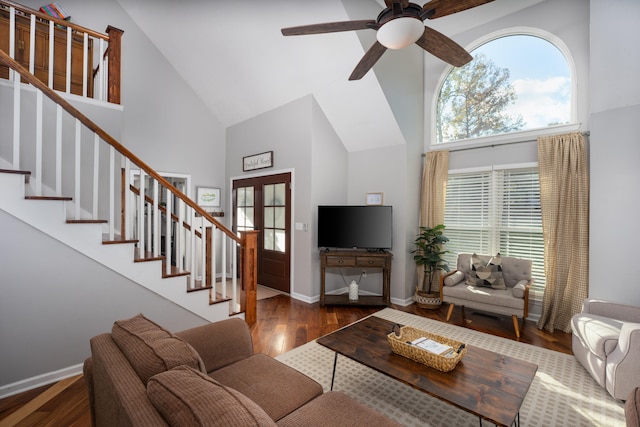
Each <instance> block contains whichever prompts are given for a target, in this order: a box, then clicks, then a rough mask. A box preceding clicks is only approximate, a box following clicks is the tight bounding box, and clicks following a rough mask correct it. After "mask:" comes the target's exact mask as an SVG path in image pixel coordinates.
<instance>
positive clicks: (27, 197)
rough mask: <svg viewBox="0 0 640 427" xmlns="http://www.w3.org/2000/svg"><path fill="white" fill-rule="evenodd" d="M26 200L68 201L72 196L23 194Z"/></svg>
mask: <svg viewBox="0 0 640 427" xmlns="http://www.w3.org/2000/svg"><path fill="white" fill-rule="evenodd" d="M25 199H26V200H59V201H63V202H70V201H71V200H73V198H72V197H62V196H25Z"/></svg>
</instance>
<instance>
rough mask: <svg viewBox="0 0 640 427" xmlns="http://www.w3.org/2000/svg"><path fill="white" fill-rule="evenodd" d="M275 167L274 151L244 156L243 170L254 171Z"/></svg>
mask: <svg viewBox="0 0 640 427" xmlns="http://www.w3.org/2000/svg"><path fill="white" fill-rule="evenodd" d="M270 167H273V151H267V152H265V153H260V154H254V155H252V156H246V157H243V158H242V171H243V172H247V171H252V170H255V169H264V168H270Z"/></svg>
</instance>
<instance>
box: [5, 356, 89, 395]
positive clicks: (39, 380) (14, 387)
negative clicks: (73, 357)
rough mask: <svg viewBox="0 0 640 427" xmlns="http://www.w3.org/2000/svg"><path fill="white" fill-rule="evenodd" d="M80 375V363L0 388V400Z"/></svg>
mask: <svg viewBox="0 0 640 427" xmlns="http://www.w3.org/2000/svg"><path fill="white" fill-rule="evenodd" d="M80 374H82V363H80V364H78V365H74V366H69V367H68V368H64V369H60V370H57V371H53V372H47V373H46V374H42V375H37V376H35V377H31V378H27V379H24V380H20V381H17V382H15V383H11V384H6V385H3V386H0V399H4V398H5V397H9V396H13V395H14V394H18V393H22V392H25V391H29V390H31V389H34V388H37V387H41V386H43V385H47V384H51V383H55V382H58V381H61V380H64V379H65V378H69V377H73V376H76V375H80Z"/></svg>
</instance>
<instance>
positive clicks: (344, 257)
mask: <svg viewBox="0 0 640 427" xmlns="http://www.w3.org/2000/svg"><path fill="white" fill-rule="evenodd" d="M392 259H393V254H392V253H390V252H367V251H359V250H345V251H326V250H322V251H320V306H324V305H325V304H327V305H368V306H391V290H390V289H391V260H392ZM341 267H344V268H379V269H382V295H360V297H359V298H358V300H357V301H351V300H349V294H348V293H346V294H342V295H326V293H325V273H326V270H327V268H341Z"/></svg>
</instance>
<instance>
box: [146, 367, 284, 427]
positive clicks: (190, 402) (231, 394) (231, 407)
mask: <svg viewBox="0 0 640 427" xmlns="http://www.w3.org/2000/svg"><path fill="white" fill-rule="evenodd" d="M147 397H149V400H150V401H151V403H152V404H153V406H154V407H155V408H156V409H157V410H158V412H160V414H161V415H162V416H163V417H164V419H165V420H166V421H167V423H168V424H169V425H171V426H176V427H183V426H194V427H195V426H238V427H245V426H247V427H250V426H275V425H276V423H275V422H274V421H273V420H272V419H271V418H270V417H269V415H267V413H266V412H265V411H264V410H263V409H262V408H261V407H260V406H258V405H257V404H256V403H255V402H253V401H252V400H251V399H249V398H248V397H247V396H245V395H244V394H242V393H240V392H239V391H237V390H234V389H232V388H230V387H226V386H224V385H222V384H220V383H219V382H218V381H216V380H214V379H213V378H211V377H209V376H208V375H205V374H203V373H201V372H198V371H196V370H194V369H192V368H189V367H188V366H179V367H177V368H173V369H171V370H170V371H166V372H162V373H160V374H157V375H155V376H153V377H151V379H149V382H148V383H147Z"/></svg>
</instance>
